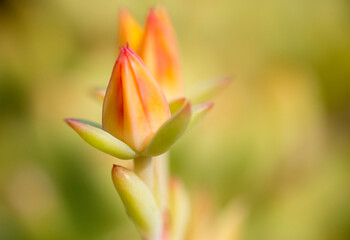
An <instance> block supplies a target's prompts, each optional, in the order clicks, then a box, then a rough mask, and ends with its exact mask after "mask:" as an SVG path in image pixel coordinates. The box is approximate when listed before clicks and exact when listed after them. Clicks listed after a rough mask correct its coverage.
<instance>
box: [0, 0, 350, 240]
mask: <svg viewBox="0 0 350 240" xmlns="http://www.w3.org/2000/svg"><path fill="white" fill-rule="evenodd" d="M157 3H161V4H163V5H164V6H166V7H167V9H168V12H169V14H170V17H171V18H172V20H173V24H174V28H175V30H176V32H177V35H178V41H179V46H180V50H181V58H182V65H183V73H184V78H185V86H186V89H187V90H188V91H190V90H191V89H193V88H195V86H196V84H200V82H201V81H204V80H208V79H213V78H216V77H218V76H224V75H229V76H232V77H233V78H234V81H233V82H232V84H231V85H230V86H229V87H228V88H227V89H225V90H224V91H223V92H222V93H221V95H220V96H218V97H216V98H215V102H216V106H215V108H214V109H213V110H212V111H211V112H210V113H209V114H208V115H207V116H206V117H205V119H203V121H202V122H201V123H200V124H198V125H197V126H196V127H195V128H194V129H192V130H191V132H189V133H188V134H187V135H186V136H185V137H184V138H183V139H182V140H181V141H180V142H178V143H177V144H176V146H175V147H174V149H173V151H172V152H171V172H172V173H173V174H175V175H178V176H179V177H181V178H182V179H183V180H184V182H185V184H186V186H187V188H188V191H189V192H190V193H191V195H192V196H196V195H197V196H198V194H197V193H198V192H200V193H201V194H200V196H202V197H199V201H206V200H207V199H206V198H210V199H211V200H210V201H211V202H212V203H211V204H212V207H213V208H214V210H213V212H219V211H220V209H222V208H223V207H224V206H226V205H227V204H228V203H229V202H230V201H231V200H232V199H241V201H242V202H244V204H245V206H248V207H247V208H248V209H249V210H248V214H247V217H246V218H245V220H244V222H243V224H242V235H241V237H240V238H239V239H244V240H255V239H260V240H265V239H266V240H281V239H283V240H295V239H298V240H330V239H332V240H346V239H350V186H349V185H350V162H349V160H350V4H349V1H347V0H320V1H312V0H303V1H292V0H290V1H287V0H284V1H282V0H266V1H259V0H254V1H243V0H215V1H213V0H191V1H188V0H178V1H143V2H140V1H131V0H128V1H126V0H125V1H83V0H75V1H71V0H54V1H48V0H46V1H45V0H1V1H0V114H1V115H0V239H1V240H15V239H19V240H27V239H28V240H44V239H46V240H47V239H57V240H59V239H66V240H69V239H72V240H73V239H74V240H79V239H82V240H83V239H84V240H88V239H91V240H96V239H98V240H99V239H101V240H108V239H125V240H126V239H138V234H137V232H136V230H135V228H134V226H133V224H132V222H131V221H129V219H128V218H127V216H126V214H125V212H124V209H123V206H122V204H121V201H120V199H119V196H118V195H117V192H116V191H115V189H114V186H113V184H112V181H111V177H110V170H111V166H112V164H114V163H116V160H115V159H114V158H112V157H109V156H107V155H106V154H103V153H101V152H99V151H98V150H95V149H94V148H92V147H90V146H89V145H88V144H86V143H85V142H83V141H82V140H81V139H80V138H79V137H78V135H76V133H74V132H73V131H72V129H70V128H69V127H68V126H67V125H66V124H65V123H64V122H63V118H65V117H79V118H86V119H91V120H93V121H96V122H100V119H101V105H100V104H99V103H98V102H97V101H96V100H95V99H93V97H92V90H93V88H95V87H101V88H105V87H106V86H107V83H108V80H109V77H110V74H111V71H112V68H113V65H114V61H115V60H116V57H117V54H118V50H117V49H118V48H117V47H118V46H117V44H116V43H117V14H118V8H119V7H121V6H124V7H128V8H129V10H130V11H131V12H132V13H133V14H134V16H135V17H136V18H137V19H138V20H139V22H140V23H143V21H144V19H145V17H146V14H147V11H148V9H149V8H150V7H152V6H154V5H155V4H157ZM203 193H204V194H203ZM197 198H198V197H197ZM204 209H205V208H204Z"/></svg>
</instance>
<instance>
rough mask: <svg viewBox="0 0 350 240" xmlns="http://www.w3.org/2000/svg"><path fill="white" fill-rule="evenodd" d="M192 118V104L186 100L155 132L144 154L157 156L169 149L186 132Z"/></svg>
mask: <svg viewBox="0 0 350 240" xmlns="http://www.w3.org/2000/svg"><path fill="white" fill-rule="evenodd" d="M190 120H191V104H190V103H189V102H188V101H186V102H184V104H183V106H182V107H181V108H180V110H179V111H177V112H176V113H175V114H174V115H172V116H171V118H170V119H169V120H168V121H166V122H165V123H164V124H163V125H162V126H161V127H160V128H159V130H158V131H157V132H156V133H155V134H154V136H153V137H152V139H151V141H150V143H149V144H148V146H147V147H146V149H145V150H144V151H143V152H142V155H146V156H157V155H160V154H162V153H164V152H166V151H167V150H169V149H170V147H171V146H172V145H173V144H174V143H175V142H176V140H177V139H178V138H179V137H180V136H181V135H182V134H183V133H184V132H185V130H186V128H187V126H188V124H189V122H190Z"/></svg>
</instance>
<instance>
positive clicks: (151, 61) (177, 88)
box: [139, 7, 183, 101]
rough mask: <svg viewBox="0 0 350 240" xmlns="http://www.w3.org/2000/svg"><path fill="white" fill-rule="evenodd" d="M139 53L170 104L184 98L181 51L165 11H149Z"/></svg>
mask: <svg viewBox="0 0 350 240" xmlns="http://www.w3.org/2000/svg"><path fill="white" fill-rule="evenodd" d="M139 53H140V56H141V58H142V59H143V61H144V62H145V64H146V66H147V67H148V69H149V70H150V72H151V73H152V74H153V76H154V77H155V78H156V80H157V81H158V82H159V84H160V86H161V87H162V89H163V91H164V93H165V96H166V97H167V99H168V101H171V100H174V99H176V98H180V97H183V84H182V73H181V66H180V58H179V51H178V47H177V42H176V39H175V34H174V30H173V28H172V26H171V22H170V19H169V17H168V14H167V12H166V10H165V9H164V8H163V7H156V8H154V9H151V10H150V12H149V14H148V18H147V22H146V27H145V32H144V36H143V40H142V43H141V45H140V50H139Z"/></svg>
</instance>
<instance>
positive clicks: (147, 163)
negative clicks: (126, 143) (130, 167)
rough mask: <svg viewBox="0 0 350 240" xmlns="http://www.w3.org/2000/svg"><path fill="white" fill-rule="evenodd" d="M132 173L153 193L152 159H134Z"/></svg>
mask: <svg viewBox="0 0 350 240" xmlns="http://www.w3.org/2000/svg"><path fill="white" fill-rule="evenodd" d="M134 172H135V173H136V174H137V175H138V176H139V177H140V178H141V179H142V181H143V182H144V183H145V184H146V185H147V186H148V187H149V189H150V190H151V192H152V193H154V173H153V161H152V157H138V158H135V159H134Z"/></svg>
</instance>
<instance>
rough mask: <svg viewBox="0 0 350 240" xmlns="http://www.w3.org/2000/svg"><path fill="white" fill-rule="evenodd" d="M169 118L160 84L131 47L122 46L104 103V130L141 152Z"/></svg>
mask: <svg viewBox="0 0 350 240" xmlns="http://www.w3.org/2000/svg"><path fill="white" fill-rule="evenodd" d="M169 118H170V110H169V106H168V103H167V101H166V98H165V96H164V94H163V92H162V89H161V88H160V86H159V85H158V83H157V81H156V80H155V79H154V78H153V77H152V75H151V74H150V72H149V71H148V70H147V69H146V66H145V65H144V63H143V62H142V60H141V58H140V57H139V56H137V54H136V53H135V52H134V51H133V50H131V48H130V47H128V46H127V47H121V50H120V55H119V57H118V59H117V62H116V64H115V66H114V69H113V73H112V77H111V79H110V81H109V84H108V88H107V91H106V96H105V99H104V103H103V113H102V128H103V130H105V131H107V132H108V133H110V134H111V135H113V136H114V137H116V138H118V139H119V140H121V141H123V142H125V143H126V144H128V145H129V146H131V147H132V148H133V149H134V150H136V151H139V152H140V151H142V150H143V149H144V148H145V147H146V146H147V144H148V142H149V141H150V140H151V138H152V136H153V135H154V133H155V132H156V131H157V130H158V129H159V127H160V126H161V125H162V124H163V123H164V122H165V121H166V120H168V119H169Z"/></svg>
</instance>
